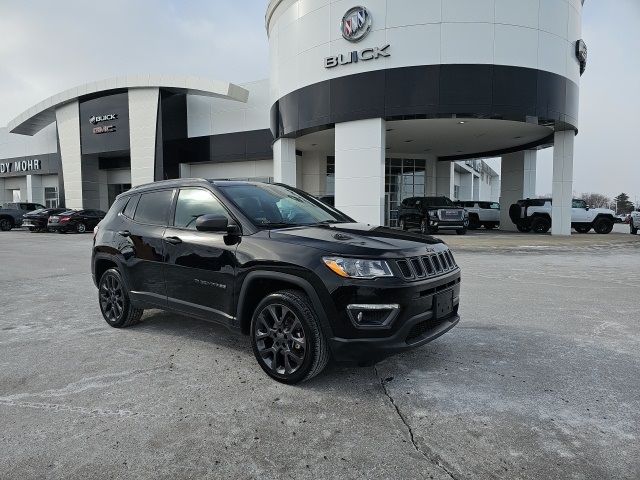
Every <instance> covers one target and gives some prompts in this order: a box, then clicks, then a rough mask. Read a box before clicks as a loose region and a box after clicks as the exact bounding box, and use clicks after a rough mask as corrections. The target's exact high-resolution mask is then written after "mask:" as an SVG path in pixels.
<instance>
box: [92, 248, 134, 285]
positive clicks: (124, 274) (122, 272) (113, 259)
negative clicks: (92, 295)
mask: <svg viewBox="0 0 640 480" xmlns="http://www.w3.org/2000/svg"><path fill="white" fill-rule="evenodd" d="M100 260H107V261H109V262H113V263H115V264H116V266H117V268H118V270H119V271H120V275H121V276H122V280H124V284H125V287H126V288H127V290H128V291H131V284H130V282H129V276H128V275H127V268H126V267H125V265H124V261H123V260H122V259H121V258H118V256H117V255H111V254H108V253H96V254H94V256H93V259H92V261H91V273H93V279H94V283H95V284H96V287H97V286H98V283H99V282H100V279H99V278H96V275H95V273H96V264H97V263H98V262H99V261H100Z"/></svg>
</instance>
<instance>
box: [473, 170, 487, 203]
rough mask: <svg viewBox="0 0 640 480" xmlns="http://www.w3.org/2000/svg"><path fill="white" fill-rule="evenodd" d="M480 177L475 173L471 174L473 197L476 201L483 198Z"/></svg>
mask: <svg viewBox="0 0 640 480" xmlns="http://www.w3.org/2000/svg"><path fill="white" fill-rule="evenodd" d="M482 193H483V192H482V177H481V176H478V175H476V174H475V173H474V174H473V199H472V200H475V201H476V202H478V201H480V200H484V198H482Z"/></svg>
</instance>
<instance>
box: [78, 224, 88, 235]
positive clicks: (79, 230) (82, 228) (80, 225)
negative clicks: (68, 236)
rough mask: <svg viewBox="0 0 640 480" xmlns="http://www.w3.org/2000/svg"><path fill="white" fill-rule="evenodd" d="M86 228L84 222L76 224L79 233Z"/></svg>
mask: <svg viewBox="0 0 640 480" xmlns="http://www.w3.org/2000/svg"><path fill="white" fill-rule="evenodd" d="M86 229H87V228H86V227H85V226H84V223H79V224H78V232H80V233H84V231H85V230H86Z"/></svg>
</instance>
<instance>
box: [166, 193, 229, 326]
mask: <svg viewBox="0 0 640 480" xmlns="http://www.w3.org/2000/svg"><path fill="white" fill-rule="evenodd" d="M206 214H212V215H221V216H225V217H227V218H228V219H229V220H230V221H231V219H232V217H231V216H230V214H229V213H228V211H227V210H226V209H225V208H224V206H223V205H222V204H221V203H220V201H219V200H218V199H217V198H216V197H215V196H214V195H213V193H212V192H211V191H209V190H207V189H205V188H197V187H191V188H182V189H180V191H179V193H178V196H177V198H176V201H175V207H174V215H173V219H172V221H171V222H170V225H169V226H168V227H167V229H166V231H165V233H164V242H165V246H164V248H165V252H166V253H165V257H166V270H165V277H166V282H167V296H168V299H167V300H168V303H169V306H172V307H174V308H176V309H179V310H182V311H185V312H187V313H190V314H192V315H197V316H199V317H202V318H205V319H208V320H216V321H222V322H227V323H228V321H229V320H231V319H232V318H233V315H234V312H235V309H234V305H233V294H234V292H233V289H234V278H235V267H236V248H237V245H236V244H235V243H234V244H233V245H227V243H226V242H225V238H226V234H225V233H224V232H199V231H198V230H196V219H197V218H198V217H200V216H202V215H206Z"/></svg>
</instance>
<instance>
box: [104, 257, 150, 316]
mask: <svg viewBox="0 0 640 480" xmlns="http://www.w3.org/2000/svg"><path fill="white" fill-rule="evenodd" d="M98 301H99V302H100V311H101V312H102V316H103V317H104V319H105V320H106V321H107V323H108V324H109V325H111V326H112V327H115V328H125V327H129V326H131V325H135V324H136V323H138V322H139V321H140V318H141V317H142V314H143V313H144V310H142V309H141V308H135V307H133V305H131V300H130V299H129V292H128V291H127V288H126V287H125V285H124V282H123V281H122V275H120V272H119V271H118V270H116V269H115V268H110V269H109V270H107V271H106V272H104V273H103V274H102V277H101V278H100V283H99V284H98Z"/></svg>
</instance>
